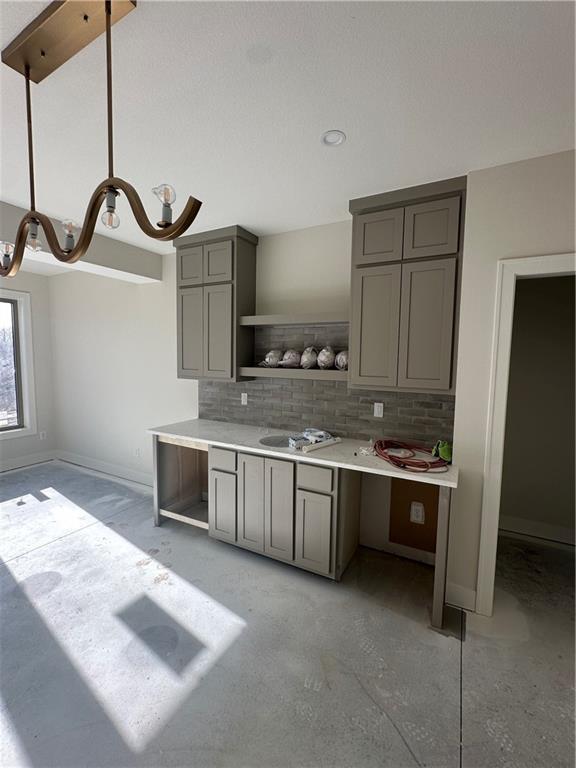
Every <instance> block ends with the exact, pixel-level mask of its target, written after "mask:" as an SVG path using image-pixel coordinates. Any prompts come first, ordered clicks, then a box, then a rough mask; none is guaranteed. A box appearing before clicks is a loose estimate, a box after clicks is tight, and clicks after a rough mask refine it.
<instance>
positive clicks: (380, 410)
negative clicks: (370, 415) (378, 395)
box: [374, 403, 384, 419]
mask: <svg viewBox="0 0 576 768" xmlns="http://www.w3.org/2000/svg"><path fill="white" fill-rule="evenodd" d="M374 416H375V417H376V418H377V419H381V418H382V417H383V416H384V403H374Z"/></svg>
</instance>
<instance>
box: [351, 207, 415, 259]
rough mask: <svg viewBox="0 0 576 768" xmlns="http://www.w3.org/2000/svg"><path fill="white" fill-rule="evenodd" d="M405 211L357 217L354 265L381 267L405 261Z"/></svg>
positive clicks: (353, 250) (391, 211)
mask: <svg viewBox="0 0 576 768" xmlns="http://www.w3.org/2000/svg"><path fill="white" fill-rule="evenodd" d="M403 228H404V209H403V208H396V209H394V210H388V211H377V212H376V213H364V214H361V215H359V216H355V217H354V222H353V225H352V263H353V264H354V265H360V264H380V263H382V262H386V261H399V260H400V259H401V258H402V239H403Z"/></svg>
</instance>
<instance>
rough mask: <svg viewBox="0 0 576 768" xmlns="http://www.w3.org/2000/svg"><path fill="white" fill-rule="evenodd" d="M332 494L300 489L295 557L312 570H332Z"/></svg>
mask: <svg viewBox="0 0 576 768" xmlns="http://www.w3.org/2000/svg"><path fill="white" fill-rule="evenodd" d="M331 544H332V497H331V496H324V495H323V494H321V493H312V492H311V491H297V492H296V545H295V558H294V561H295V562H296V563H297V564H298V565H301V566H303V567H304V568H308V570H310V571H316V573H322V574H324V575H327V574H329V573H330V570H331V568H330V566H331V563H330V551H331Z"/></svg>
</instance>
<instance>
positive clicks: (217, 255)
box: [203, 240, 232, 283]
mask: <svg viewBox="0 0 576 768" xmlns="http://www.w3.org/2000/svg"><path fill="white" fill-rule="evenodd" d="M203 269H204V272H203V275H204V282H205V283H226V282H229V281H230V280H232V241H231V240H225V241H224V242H222V243H210V244H209V245H205V246H204V266H203Z"/></svg>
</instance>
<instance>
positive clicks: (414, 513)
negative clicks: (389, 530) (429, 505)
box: [410, 501, 426, 525]
mask: <svg viewBox="0 0 576 768" xmlns="http://www.w3.org/2000/svg"><path fill="white" fill-rule="evenodd" d="M425 519H426V515H425V512H424V504H422V502H420V501H413V502H412V504H410V522H411V523H417V524H418V525H424V521H425Z"/></svg>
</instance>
